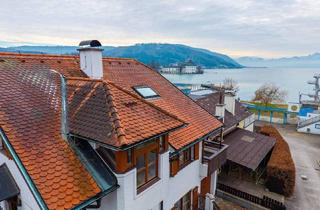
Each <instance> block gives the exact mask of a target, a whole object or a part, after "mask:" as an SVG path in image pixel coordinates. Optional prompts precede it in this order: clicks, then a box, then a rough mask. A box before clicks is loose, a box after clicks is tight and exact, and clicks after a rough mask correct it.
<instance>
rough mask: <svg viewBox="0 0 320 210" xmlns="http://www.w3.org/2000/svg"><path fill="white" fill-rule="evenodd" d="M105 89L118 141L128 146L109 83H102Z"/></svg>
mask: <svg viewBox="0 0 320 210" xmlns="http://www.w3.org/2000/svg"><path fill="white" fill-rule="evenodd" d="M102 84H103V87H104V89H105V97H106V102H107V103H108V104H109V105H110V111H111V120H112V122H113V125H114V129H115V131H116V133H117V136H118V139H119V141H120V144H121V145H122V144H127V141H126V137H125V132H124V130H123V126H122V124H121V120H120V116H119V114H118V110H117V108H116V105H115V104H114V99H113V95H112V92H111V91H110V88H109V87H108V83H107V82H105V81H102Z"/></svg>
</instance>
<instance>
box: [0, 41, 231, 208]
mask: <svg viewBox="0 0 320 210" xmlns="http://www.w3.org/2000/svg"><path fill="white" fill-rule="evenodd" d="M100 47H101V44H100V43H99V42H98V41H96V40H89V41H83V42H81V43H80V46H79V54H80V55H79V56H53V55H32V54H14V53H3V54H0V71H1V77H2V78H1V80H0V81H1V82H0V90H1V93H2V97H1V99H0V125H1V132H0V134H1V144H0V167H3V168H5V169H6V170H5V174H6V177H7V179H8V180H11V184H10V185H5V184H4V183H3V182H2V180H0V191H1V189H10V191H9V190H8V191H7V192H10V193H3V194H1V193H0V206H1V208H2V209H5V210H13V209H19V210H20V209H21V210H22V209H23V210H24V209H108V210H126V209H130V210H134V209H136V210H150V209H152V210H169V209H175V210H182V209H190V210H191V209H192V210H196V209H211V208H212V205H213V204H212V199H213V196H214V194H215V190H216V183H217V170H218V169H219V168H220V167H221V165H222V164H223V163H224V162H225V161H226V151H227V146H226V145H224V144H222V143H221V140H222V123H221V122H220V121H219V120H217V119H216V118H215V117H213V116H212V115H210V114H209V113H208V112H206V111H205V110H204V109H202V108H201V107H200V106H198V105H197V104H196V103H195V102H194V101H192V100H191V99H190V98H188V97H187V96H185V95H184V94H183V93H182V92H181V91H180V90H179V89H177V88H175V87H174V86H173V85H172V84H171V83H170V82H169V81H167V80H166V79H165V78H164V77H162V76H161V75H160V74H158V73H157V72H155V71H153V70H152V69H150V68H148V67H147V66H145V65H144V64H142V63H139V62H137V61H135V60H132V59H120V58H102V49H101V48H100ZM213 139H214V140H215V141H212V140H213ZM219 142H220V143H219ZM5 187H6V188H5Z"/></svg>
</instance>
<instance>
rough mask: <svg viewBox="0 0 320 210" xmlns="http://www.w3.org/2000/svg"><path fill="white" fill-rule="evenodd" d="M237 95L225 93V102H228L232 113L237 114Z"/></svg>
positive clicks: (228, 107) (227, 106) (227, 105)
mask: <svg viewBox="0 0 320 210" xmlns="http://www.w3.org/2000/svg"><path fill="white" fill-rule="evenodd" d="M235 100H236V99H235V95H234V93H231V92H227V93H225V94H224V103H225V104H226V109H227V110H228V111H229V112H231V114H232V115H234V114H235V108H236V107H235V104H236V101H235Z"/></svg>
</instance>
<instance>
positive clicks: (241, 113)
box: [234, 100, 253, 122]
mask: <svg viewBox="0 0 320 210" xmlns="http://www.w3.org/2000/svg"><path fill="white" fill-rule="evenodd" d="M252 114H253V113H252V112H250V111H249V109H247V108H246V107H245V106H243V105H242V104H241V102H240V101H238V100H236V101H235V110H234V116H235V117H236V119H237V121H238V122H240V121H242V120H244V119H246V118H247V117H249V116H250V115H252Z"/></svg>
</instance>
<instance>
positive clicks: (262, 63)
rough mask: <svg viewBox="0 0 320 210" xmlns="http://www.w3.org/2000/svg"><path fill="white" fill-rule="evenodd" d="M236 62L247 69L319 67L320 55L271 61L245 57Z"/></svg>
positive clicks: (273, 59)
mask: <svg viewBox="0 0 320 210" xmlns="http://www.w3.org/2000/svg"><path fill="white" fill-rule="evenodd" d="M236 61H237V62H239V63H240V64H242V65H245V66H248V67H320V53H314V54H311V55H307V56H294V57H284V58H272V59H265V58H260V57H248V56H247V57H240V58H238V59H236Z"/></svg>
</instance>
